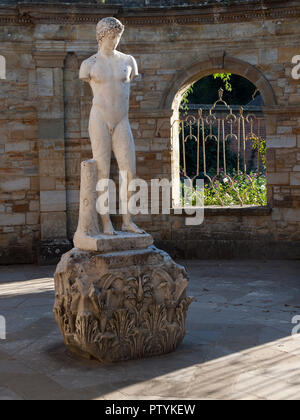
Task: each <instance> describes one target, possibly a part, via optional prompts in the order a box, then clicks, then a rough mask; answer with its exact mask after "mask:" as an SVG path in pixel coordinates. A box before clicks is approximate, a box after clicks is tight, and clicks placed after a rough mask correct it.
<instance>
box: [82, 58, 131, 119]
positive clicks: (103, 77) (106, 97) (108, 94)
mask: <svg viewBox="0 0 300 420" xmlns="http://www.w3.org/2000/svg"><path fill="white" fill-rule="evenodd" d="M86 63H87V66H88V69H89V83H90V86H91V88H92V91H93V95H94V99H93V106H97V107H99V109H100V110H101V114H102V115H103V118H105V120H107V121H108V122H111V123H114V124H115V123H117V122H119V121H121V120H122V119H123V118H124V117H125V116H126V115H128V110H129V97H130V81H131V75H132V72H133V70H134V69H133V68H132V65H131V61H130V56H127V55H125V54H122V53H120V52H116V54H115V56H113V57H103V56H101V55H99V54H97V55H95V56H93V57H91V58H89V59H88V60H87V61H86Z"/></svg>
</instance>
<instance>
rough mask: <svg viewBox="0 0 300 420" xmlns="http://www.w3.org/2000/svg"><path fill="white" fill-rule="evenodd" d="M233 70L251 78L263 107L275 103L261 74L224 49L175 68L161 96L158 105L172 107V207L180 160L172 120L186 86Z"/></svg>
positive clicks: (176, 196)
mask: <svg viewBox="0 0 300 420" xmlns="http://www.w3.org/2000/svg"><path fill="white" fill-rule="evenodd" d="M221 72H222V73H233V74H237V75H239V76H242V77H244V78H246V79H248V80H250V82H252V83H253V84H254V85H255V86H256V87H257V88H258V89H259V91H260V93H261V95H262V98H263V101H264V105H265V107H267V108H268V107H275V106H276V105H277V99H276V96H275V93H274V91H273V88H272V86H271V84H270V82H269V81H268V80H267V78H266V77H265V76H264V74H263V73H262V72H261V71H260V70H258V69H257V68H256V67H255V66H253V65H251V64H249V63H247V62H245V61H243V60H240V59H237V58H234V57H230V56H227V55H226V54H225V52H224V53H222V54H220V55H215V56H214V57H209V58H208V59H207V60H206V61H202V62H198V63H196V64H193V65H192V66H191V67H188V68H185V69H184V70H182V71H178V72H177V74H176V75H175V77H174V78H173V80H172V82H171V84H170V87H169V89H168V91H167V92H166V95H165V96H164V98H163V101H162V103H161V104H160V105H161V108H162V109H168V110H171V109H172V110H173V115H172V118H171V127H172V129H171V149H172V170H171V173H172V184H173V205H174V206H175V207H177V206H180V196H179V189H180V179H179V172H180V164H179V156H180V151H179V143H178V141H177V139H178V132H176V128H175V126H176V124H175V125H174V122H175V121H176V120H178V113H179V107H180V104H181V101H182V97H183V95H184V93H185V92H186V90H187V89H188V88H189V87H190V86H191V85H192V84H193V83H195V82H196V81H198V80H200V79H202V78H204V77H206V76H209V75H211V74H214V73H221ZM270 120H271V117H270V116H267V117H266V125H267V134H268V131H270V130H269V126H271V121H270Z"/></svg>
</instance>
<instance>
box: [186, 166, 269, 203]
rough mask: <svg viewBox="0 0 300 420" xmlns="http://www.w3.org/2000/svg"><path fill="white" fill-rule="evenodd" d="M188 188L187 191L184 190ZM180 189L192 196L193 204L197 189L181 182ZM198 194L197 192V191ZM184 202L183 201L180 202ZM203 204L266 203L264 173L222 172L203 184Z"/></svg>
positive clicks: (195, 200)
mask: <svg viewBox="0 0 300 420" xmlns="http://www.w3.org/2000/svg"><path fill="white" fill-rule="evenodd" d="M185 189H188V191H185ZM182 191H183V193H185V194H186V195H187V196H189V197H191V196H192V197H193V205H196V203H197V191H196V190H195V189H194V188H193V187H192V186H190V187H188V186H186V185H184V184H182ZM198 194H199V193H198ZM182 204H184V202H183V203H182ZM204 205H205V206H241V205H258V206H262V205H267V179H266V176H265V175H262V174H258V173H255V172H252V173H251V174H243V173H240V174H237V173H234V174H233V175H232V176H229V175H225V174H224V173H222V174H221V175H220V176H219V177H215V178H214V179H212V181H211V182H208V181H207V182H206V183H205V186H204Z"/></svg>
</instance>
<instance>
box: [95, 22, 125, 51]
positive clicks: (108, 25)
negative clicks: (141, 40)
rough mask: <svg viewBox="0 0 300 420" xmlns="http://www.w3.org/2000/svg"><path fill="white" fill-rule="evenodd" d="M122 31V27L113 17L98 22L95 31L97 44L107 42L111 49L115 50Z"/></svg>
mask: <svg viewBox="0 0 300 420" xmlns="http://www.w3.org/2000/svg"><path fill="white" fill-rule="evenodd" d="M124 29H125V28H124V25H123V24H122V23H121V22H120V21H119V20H118V19H116V18H114V17H107V18H104V19H102V20H100V22H99V23H98V25H97V30H96V32H97V41H98V44H100V45H101V44H103V42H109V43H110V45H111V46H112V48H116V47H117V45H118V43H119V42H120V39H121V36H122V34H123V32H124Z"/></svg>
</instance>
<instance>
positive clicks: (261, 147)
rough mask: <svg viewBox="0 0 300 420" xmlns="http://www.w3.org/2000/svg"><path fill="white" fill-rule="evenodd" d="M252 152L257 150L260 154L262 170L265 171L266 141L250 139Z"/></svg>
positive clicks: (259, 138) (256, 138)
mask: <svg viewBox="0 0 300 420" xmlns="http://www.w3.org/2000/svg"><path fill="white" fill-rule="evenodd" d="M251 140H252V142H253V145H252V147H253V150H257V151H258V152H259V153H260V157H261V160H262V163H263V166H264V170H266V169H267V141H266V140H265V139H262V138H261V137H256V136H255V137H252V138H251Z"/></svg>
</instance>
